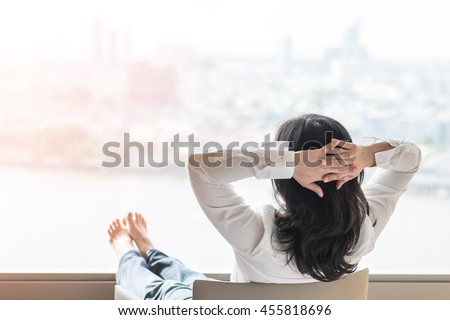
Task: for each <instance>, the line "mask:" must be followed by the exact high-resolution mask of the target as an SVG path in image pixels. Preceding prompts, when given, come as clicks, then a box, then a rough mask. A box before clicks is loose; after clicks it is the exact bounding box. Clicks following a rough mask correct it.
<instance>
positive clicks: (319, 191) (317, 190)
mask: <svg viewBox="0 0 450 320" xmlns="http://www.w3.org/2000/svg"><path fill="white" fill-rule="evenodd" d="M305 188H306V189H309V190H311V191H312V192H314V193H316V194H317V195H318V196H319V197H321V198H323V190H322V188H321V187H319V186H318V185H317V184H316V183H310V184H308V185H306V186H305Z"/></svg>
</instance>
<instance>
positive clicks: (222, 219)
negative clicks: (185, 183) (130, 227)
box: [188, 143, 295, 254]
mask: <svg viewBox="0 0 450 320" xmlns="http://www.w3.org/2000/svg"><path fill="white" fill-rule="evenodd" d="M278 145H279V144H278V143H277V146H278ZM188 168H189V177H190V181H191V186H192V190H193V191H194V194H195V196H196V198H197V201H198V203H199V205H200V207H201V208H202V210H203V212H204V213H205V214H206V216H207V217H208V219H209V220H210V221H211V223H212V224H213V225H214V227H215V228H216V229H217V230H218V231H219V232H220V234H221V235H222V236H223V237H224V238H225V240H227V241H228V243H230V245H231V246H232V247H233V249H235V250H237V251H240V252H242V253H246V254H251V253H253V251H254V250H255V249H256V248H257V245H258V243H259V242H260V241H261V239H262V237H263V235H264V225H263V220H262V216H261V215H260V213H259V212H257V211H255V209H254V208H252V207H251V206H250V205H248V204H246V203H245V201H244V199H243V198H242V197H241V196H239V195H238V194H237V193H236V191H235V190H234V188H233V186H232V185H231V183H232V182H235V181H238V180H242V179H246V178H249V177H256V178H257V179H289V178H291V177H292V175H293V173H294V168H295V163H294V152H293V151H288V150H286V149H285V150H283V149H280V148H277V147H275V148H263V147H259V148H253V149H250V148H247V149H241V148H233V149H229V150H225V151H220V152H215V153H205V154H194V155H191V156H190V158H189V167H188Z"/></svg>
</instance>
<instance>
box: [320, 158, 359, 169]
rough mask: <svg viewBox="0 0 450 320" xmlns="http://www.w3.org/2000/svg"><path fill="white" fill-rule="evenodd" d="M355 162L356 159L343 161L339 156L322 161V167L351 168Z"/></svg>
mask: <svg viewBox="0 0 450 320" xmlns="http://www.w3.org/2000/svg"><path fill="white" fill-rule="evenodd" d="M354 162H355V160H354V158H349V159H341V158H340V157H339V156H337V155H336V156H334V155H333V156H327V157H326V158H325V159H323V160H322V165H324V166H326V167H345V166H350V165H352V164H353V163H354Z"/></svg>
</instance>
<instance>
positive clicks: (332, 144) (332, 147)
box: [322, 139, 341, 153]
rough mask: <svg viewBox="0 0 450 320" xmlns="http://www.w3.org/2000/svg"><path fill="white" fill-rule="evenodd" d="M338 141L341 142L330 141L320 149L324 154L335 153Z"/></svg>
mask: <svg viewBox="0 0 450 320" xmlns="http://www.w3.org/2000/svg"><path fill="white" fill-rule="evenodd" d="M340 141H341V140H338V139H331V142H330V143H328V144H327V145H325V146H324V147H323V148H322V149H324V150H325V152H326V153H331V152H333V150H334V151H336V150H335V149H336V146H337V145H338V144H339V143H340Z"/></svg>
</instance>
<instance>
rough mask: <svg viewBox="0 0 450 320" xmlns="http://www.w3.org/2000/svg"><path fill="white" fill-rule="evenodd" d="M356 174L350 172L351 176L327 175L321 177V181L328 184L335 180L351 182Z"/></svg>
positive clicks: (346, 174)
mask: <svg viewBox="0 0 450 320" xmlns="http://www.w3.org/2000/svg"><path fill="white" fill-rule="evenodd" d="M356 176H357V175H356V172H352V173H351V174H348V173H329V174H326V175H324V176H323V178H322V180H323V182H330V181H336V180H347V181H348V180H351V179H353V178H355V177H356Z"/></svg>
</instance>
